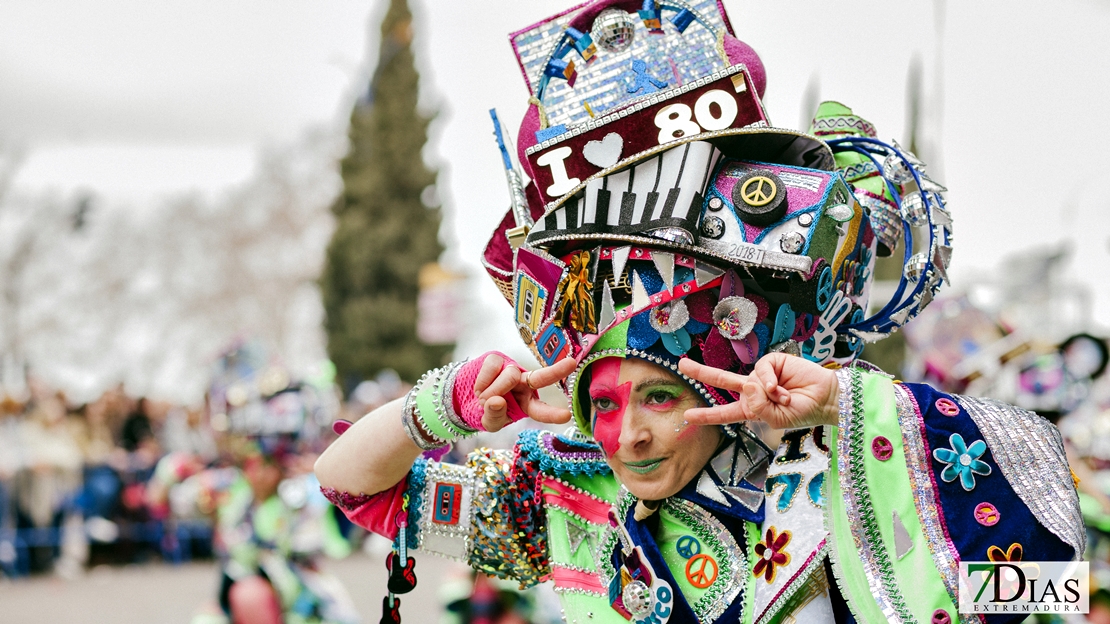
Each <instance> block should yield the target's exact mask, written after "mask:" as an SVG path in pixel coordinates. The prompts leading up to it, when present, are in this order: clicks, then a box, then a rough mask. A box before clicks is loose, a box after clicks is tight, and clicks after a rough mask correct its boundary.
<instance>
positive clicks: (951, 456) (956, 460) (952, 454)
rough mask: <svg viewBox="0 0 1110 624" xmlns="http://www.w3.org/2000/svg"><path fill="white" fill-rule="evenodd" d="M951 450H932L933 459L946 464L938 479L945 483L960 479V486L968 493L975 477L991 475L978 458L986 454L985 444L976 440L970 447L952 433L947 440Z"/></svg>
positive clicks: (986, 466) (973, 486) (984, 463)
mask: <svg viewBox="0 0 1110 624" xmlns="http://www.w3.org/2000/svg"><path fill="white" fill-rule="evenodd" d="M948 441H949V443H951V444H952V448H950V449H946V448H938V449H934V450H933V458H934V459H936V460H937V461H938V462H940V463H942V464H948V465H947V466H945V467H944V470H942V471H941V473H940V478H941V480H942V481H944V482H945V483H951V482H953V481H955V480H956V477H959V478H960V485H962V486H963V488H964V489H965V490H967V491H968V492H970V491H971V490H974V489H975V475H983V476H984V477H985V476H987V475H989V474H990V473H991V467H990V466H989V465H987V463H986V462H984V461H980V460H979V458H980V457H982V456H983V453H986V452H987V443H986V442H984V441H982V440H976V441H975V442H972V443H971V446H967V445H966V444H964V437H963V436H961V435H960V434H958V433H953V434H952V436H951V437H949V438H948Z"/></svg>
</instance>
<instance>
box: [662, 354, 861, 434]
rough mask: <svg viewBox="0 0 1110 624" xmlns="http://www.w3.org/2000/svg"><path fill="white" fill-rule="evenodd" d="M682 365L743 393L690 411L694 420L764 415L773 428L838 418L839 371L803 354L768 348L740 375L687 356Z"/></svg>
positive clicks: (699, 422) (701, 378)
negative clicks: (767, 350)
mask: <svg viewBox="0 0 1110 624" xmlns="http://www.w3.org/2000/svg"><path fill="white" fill-rule="evenodd" d="M678 369H679V370H680V371H682V373H683V374H684V375H686V376H688V377H690V378H692V379H696V380H698V381H700V382H702V383H704V384H708V385H710V386H715V387H717V388H722V389H725V390H731V391H733V392H736V393H739V394H740V398H739V399H737V400H736V401H735V402H733V403H729V404H727V405H718V406H716V407H699V408H694V409H690V410H687V411H686V420H687V421H689V422H690V423H691V424H695V425H724V424H729V423H734V422H741V421H745V420H761V421H763V422H765V423H767V424H768V425H770V426H771V427H774V428H775V429H797V428H800V427H815V426H817V425H834V426H835V425H836V424H837V423H838V422H839V405H838V402H837V400H838V397H839V394H840V389H839V386H838V384H837V381H836V373H834V372H833V371H831V370H829V369H827V368H824V367H822V366H819V365H817V364H814V363H813V362H810V361H809V360H806V359H805V358H800V357H797V356H793V355H787V354H785V353H769V354H767V355H765V356H763V357H762V358H760V359H759V361H757V362H756V363H755V368H754V369H753V370H752V372H751V374H750V375H738V374H736V373H730V372H728V371H724V370H721V369H719V368H713V367H711V366H705V365H704V364H698V363H697V362H694V361H693V360H690V359H689V358H684V359H682V360H681V361H679V363H678Z"/></svg>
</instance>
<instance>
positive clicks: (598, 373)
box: [590, 357, 632, 457]
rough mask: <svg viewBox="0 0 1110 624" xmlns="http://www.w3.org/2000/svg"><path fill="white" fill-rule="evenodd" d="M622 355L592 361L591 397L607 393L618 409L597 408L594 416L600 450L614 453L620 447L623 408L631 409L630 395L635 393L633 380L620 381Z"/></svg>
mask: <svg viewBox="0 0 1110 624" xmlns="http://www.w3.org/2000/svg"><path fill="white" fill-rule="evenodd" d="M621 362H622V360H621V359H620V358H615V357H608V358H603V359H601V360H598V361H597V362H594V364H593V378H592V379H591V381H590V398H596V397H600V396H605V397H606V398H608V399H611V400H612V401H614V402H615V403H616V404H617V409H614V410H610V411H608V412H598V413H597V414H596V416H595V417H594V426H593V430H594V431H593V433H594V439H595V440H597V442H598V444H600V445H601V450H603V451H605V454H606V455H607V456H609V457H612V456H613V455H615V454H616V452H617V451H618V450H619V449H620V447H621V443H620V438H621V426H622V425H623V423H624V412H625V410H626V409H628V397H629V396H630V395H631V394H632V382H630V381H629V382H625V383H624V384H623V385H617V384H618V382H620V377H621Z"/></svg>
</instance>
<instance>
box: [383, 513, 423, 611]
mask: <svg viewBox="0 0 1110 624" xmlns="http://www.w3.org/2000/svg"><path fill="white" fill-rule="evenodd" d="M394 522H396V523H397V540H396V541H395V542H393V552H391V553H389V556H388V557H386V560H385V569H386V570H388V571H389V581H388V582H387V583H386V587H387V588H388V589H389V593H388V594H387V595H386V597H385V598H383V599H382V619H381V622H380V624H401V599H400V598H398V597H397V594H407V593H409V592H410V591H412V590H413V588H414V587H416V571H415V568H416V560H415V559H413V558H412V557H410V556H409V554H408V525H409V496H408V494H406V495H405V496H404V498H403V499H402V503H401V511H398V512H397V517H396V518H395V519H394ZM402 561H404V562H405V563H404V564H403V565H402V564H401V562H402Z"/></svg>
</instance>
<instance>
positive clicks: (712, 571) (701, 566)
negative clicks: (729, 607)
mask: <svg viewBox="0 0 1110 624" xmlns="http://www.w3.org/2000/svg"><path fill="white" fill-rule="evenodd" d="M686 580H687V581H690V584H691V585H693V586H694V587H697V588H698V589H705V588H707V587H709V586H710V585H712V584H713V581H715V580H717V562H716V561H715V560H714V559H713V557H710V556H709V555H705V554H702V555H694V556H693V557H691V558H690V560H689V561H687V562H686Z"/></svg>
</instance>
